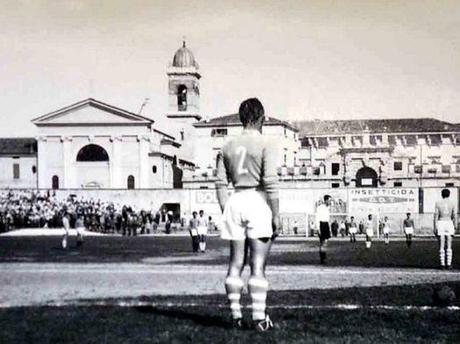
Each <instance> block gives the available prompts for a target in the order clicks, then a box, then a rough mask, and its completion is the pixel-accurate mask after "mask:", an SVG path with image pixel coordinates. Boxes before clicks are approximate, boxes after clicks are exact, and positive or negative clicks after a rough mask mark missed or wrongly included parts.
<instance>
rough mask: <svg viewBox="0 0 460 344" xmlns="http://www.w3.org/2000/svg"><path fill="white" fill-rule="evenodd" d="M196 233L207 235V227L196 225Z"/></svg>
mask: <svg viewBox="0 0 460 344" xmlns="http://www.w3.org/2000/svg"><path fill="white" fill-rule="evenodd" d="M196 231H197V233H198V235H207V234H208V227H206V226H198V227H197V229H196Z"/></svg>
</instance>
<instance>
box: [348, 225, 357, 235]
mask: <svg viewBox="0 0 460 344" xmlns="http://www.w3.org/2000/svg"><path fill="white" fill-rule="evenodd" d="M348 231H349V232H350V234H356V232H357V228H356V227H350V229H349V230H348Z"/></svg>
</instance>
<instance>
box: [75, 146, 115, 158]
mask: <svg viewBox="0 0 460 344" xmlns="http://www.w3.org/2000/svg"><path fill="white" fill-rule="evenodd" d="M77 161H109V155H108V154H107V151H106V150H105V149H104V148H102V147H101V146H98V145H93V144H91V145H86V146H84V147H83V148H82V149H80V150H79V151H78V154H77Z"/></svg>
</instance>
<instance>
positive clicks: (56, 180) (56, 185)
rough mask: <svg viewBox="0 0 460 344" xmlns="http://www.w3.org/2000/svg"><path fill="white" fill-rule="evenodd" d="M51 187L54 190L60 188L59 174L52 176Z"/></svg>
mask: <svg viewBox="0 0 460 344" xmlns="http://www.w3.org/2000/svg"><path fill="white" fill-rule="evenodd" d="M51 187H52V188H53V190H57V189H59V177H58V176H53V177H52V178H51Z"/></svg>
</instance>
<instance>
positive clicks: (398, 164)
mask: <svg viewBox="0 0 460 344" xmlns="http://www.w3.org/2000/svg"><path fill="white" fill-rule="evenodd" d="M393 169H394V170H395V171H402V162H401V161H395V162H394V165H393Z"/></svg>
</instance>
